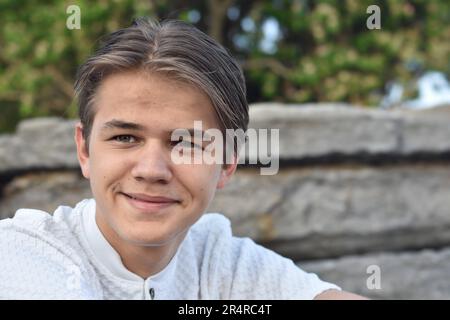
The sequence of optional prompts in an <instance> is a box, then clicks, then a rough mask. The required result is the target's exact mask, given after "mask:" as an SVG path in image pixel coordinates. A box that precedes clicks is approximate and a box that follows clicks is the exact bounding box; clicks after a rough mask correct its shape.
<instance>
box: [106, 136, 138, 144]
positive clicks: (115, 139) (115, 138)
mask: <svg viewBox="0 0 450 320" xmlns="http://www.w3.org/2000/svg"><path fill="white" fill-rule="evenodd" d="M119 137H132V138H133V139H135V140H137V138H136V137H135V136H132V135H130V134H120V135H117V136H114V137H112V138H111V140H114V141H117V142H119V143H127V142H123V141H118V140H117V138H119Z"/></svg>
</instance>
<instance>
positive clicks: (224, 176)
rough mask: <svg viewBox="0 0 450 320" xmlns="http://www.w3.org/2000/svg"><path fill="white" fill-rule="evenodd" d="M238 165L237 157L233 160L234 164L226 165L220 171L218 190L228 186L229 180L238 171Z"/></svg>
mask: <svg viewBox="0 0 450 320" xmlns="http://www.w3.org/2000/svg"><path fill="white" fill-rule="evenodd" d="M237 165H238V161H237V157H234V158H233V163H231V164H224V165H223V166H222V168H221V170H220V178H219V181H218V182H217V187H216V188H217V189H222V188H223V187H225V185H226V184H227V182H228V180H230V178H231V176H232V175H233V173H234V172H235V171H236V168H237Z"/></svg>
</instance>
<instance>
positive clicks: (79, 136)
mask: <svg viewBox="0 0 450 320" xmlns="http://www.w3.org/2000/svg"><path fill="white" fill-rule="evenodd" d="M82 130H83V126H82V125H81V123H80V122H78V123H77V124H76V125H75V137H74V138H75V143H76V144H77V158H78V162H79V163H80V167H81V172H82V173H83V176H84V177H85V178H86V179H89V154H88V152H87V146H86V140H85V139H84V138H83V133H82Z"/></svg>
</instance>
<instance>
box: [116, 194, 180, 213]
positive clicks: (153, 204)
mask: <svg viewBox="0 0 450 320" xmlns="http://www.w3.org/2000/svg"><path fill="white" fill-rule="evenodd" d="M121 194H122V195H124V196H125V198H126V200H127V201H128V203H129V204H130V205H131V206H132V207H134V208H136V209H138V210H140V211H145V212H146V213H158V212H159V211H160V210H162V209H165V208H167V207H170V206H172V205H174V204H177V203H179V201H177V200H173V199H168V198H163V197H153V198H151V200H150V201H149V200H143V199H138V198H135V197H133V196H131V195H128V194H126V193H121Z"/></svg>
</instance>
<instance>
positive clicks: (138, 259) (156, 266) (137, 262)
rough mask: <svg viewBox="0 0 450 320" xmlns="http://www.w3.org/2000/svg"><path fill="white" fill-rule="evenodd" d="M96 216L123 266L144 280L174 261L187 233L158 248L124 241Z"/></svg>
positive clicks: (100, 227)
mask: <svg viewBox="0 0 450 320" xmlns="http://www.w3.org/2000/svg"><path fill="white" fill-rule="evenodd" d="M102 220H103V219H99V218H98V215H96V222H97V225H98V227H99V229H100V231H101V232H102V234H103V236H104V237H105V238H106V240H107V241H108V242H109V244H110V245H111V246H112V247H113V248H114V250H116V252H117V253H118V254H119V256H120V258H121V260H122V263H123V265H124V266H125V267H126V268H127V269H128V270H129V271H131V272H133V273H134V274H136V275H138V276H140V277H141V278H143V279H147V278H148V277H150V276H152V275H155V274H157V273H159V272H160V271H162V270H163V269H164V268H165V267H166V266H167V265H168V264H169V263H170V261H171V260H172V258H173V257H174V255H175V254H176V252H177V249H178V247H179V245H180V243H181V242H182V241H183V239H184V237H185V235H186V233H187V232H184V233H183V234H181V235H179V236H177V238H176V239H175V240H174V241H170V242H168V243H167V244H163V245H157V246H147V245H143V244H137V243H133V242H130V241H126V240H124V239H122V238H121V237H120V236H119V235H118V234H117V233H116V232H115V231H114V230H113V229H112V228H110V227H109V226H108V225H107V222H103V221H102Z"/></svg>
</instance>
